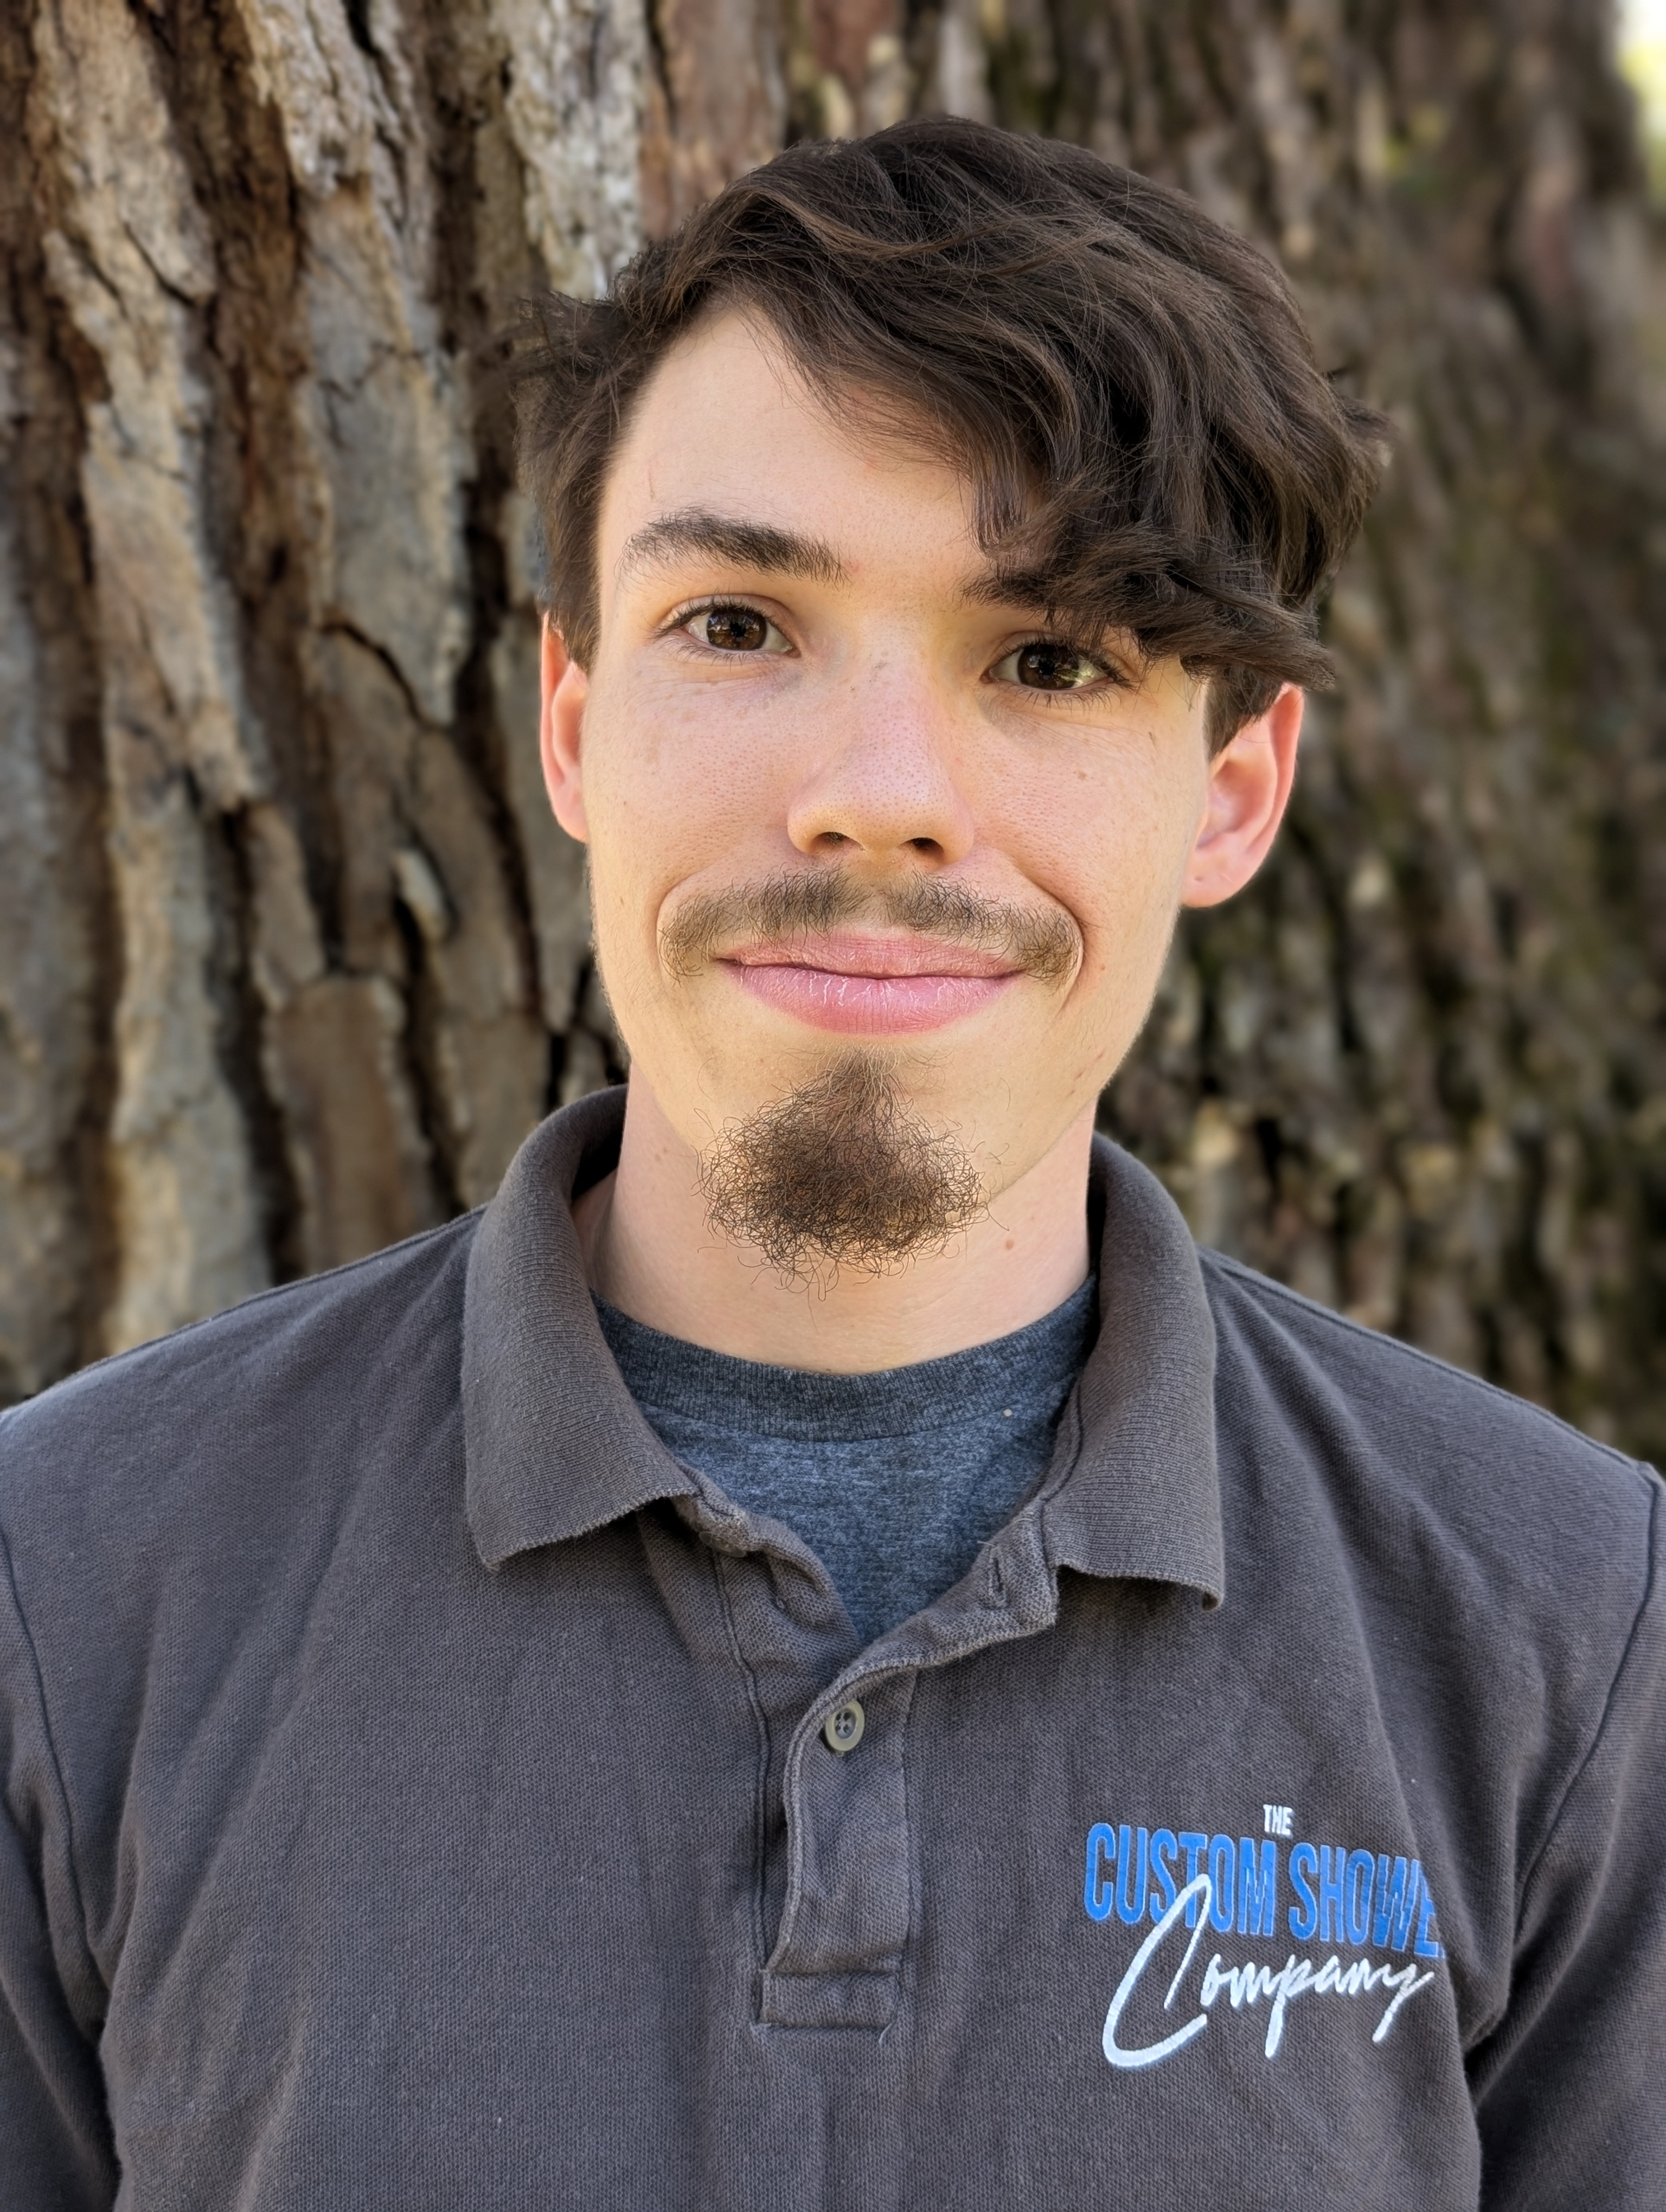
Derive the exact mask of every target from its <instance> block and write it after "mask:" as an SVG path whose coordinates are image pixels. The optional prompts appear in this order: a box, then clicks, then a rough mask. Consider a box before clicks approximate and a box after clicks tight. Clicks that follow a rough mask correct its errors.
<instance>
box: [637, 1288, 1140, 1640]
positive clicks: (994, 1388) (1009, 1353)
mask: <svg viewBox="0 0 1666 2212" xmlns="http://www.w3.org/2000/svg"><path fill="white" fill-rule="evenodd" d="M596 1310H597V1312H598V1314H599V1316H600V1319H601V1325H602V1333H603V1334H604V1335H605V1337H606V1339H607V1342H608V1346H609V1348H610V1350H611V1352H612V1354H613V1357H614V1358H615V1359H616V1360H617V1362H618V1365H619V1371H620V1373H621V1374H622V1375H623V1376H624V1380H625V1384H626V1387H627V1388H628V1389H629V1392H630V1395H631V1396H632V1397H633V1398H635V1401H636V1403H637V1404H638V1405H639V1406H640V1407H641V1410H642V1413H643V1414H644V1416H645V1418H646V1419H647V1420H648V1424H649V1425H650V1426H651V1427H652V1428H653V1429H654V1432H655V1434H656V1435H657V1436H658V1437H660V1441H661V1443H664V1444H665V1445H666V1448H667V1449H669V1450H671V1451H672V1452H674V1453H675V1454H676V1455H677V1456H678V1459H680V1460H683V1461H684V1462H686V1463H687V1464H688V1465H689V1466H690V1467H693V1468H697V1469H698V1470H699V1472H700V1473H701V1474H703V1475H706V1476H708V1478H709V1479H710V1480H712V1481H713V1482H714V1483H716V1484H717V1486H718V1487H719V1488H720V1489H721V1490H723V1491H724V1492H727V1495H728V1496H729V1497H731V1498H733V1499H734V1501H735V1503H736V1504H739V1505H744V1506H745V1507H746V1508H747V1510H749V1511H751V1512H755V1513H767V1514H770V1515H772V1516H774V1517H775V1519H776V1520H777V1521H783V1522H786V1524H787V1527H788V1528H791V1529H793V1531H794V1532H795V1533H796V1534H798V1535H800V1536H801V1537H802V1538H803V1539H804V1541H805V1542H806V1544H808V1545H809V1547H810V1548H811V1550H812V1552H814V1553H816V1555H817V1557H818V1559H820V1560H821V1561H822V1563H823V1565H824V1566H825V1567H826V1569H827V1571H828V1572H829V1574H830V1575H831V1577H833V1582H834V1586H835V1587H836V1589H837V1590H838V1592H839V1595H840V1596H841V1597H842V1599H843V1600H844V1601H845V1605H846V1607H847V1608H848V1612H849V1613H850V1617H851V1620H852V1622H853V1623H854V1626H855V1628H856V1631H857V1633H858V1634H859V1635H860V1638H861V1639H862V1641H863V1643H864V1644H870V1643H872V1642H873V1638H875V1637H876V1636H879V1635H882V1634H883V1633H884V1632H885V1630H886V1629H888V1628H893V1627H895V1626H896V1625H897V1622H898V1621H902V1620H907V1619H908V1618H909V1615H910V1614H911V1613H918V1612H919V1611H920V1609H921V1607H922V1606H926V1605H929V1604H930V1602H931V1601H932V1600H933V1598H935V1597H939V1596H940V1595H942V1593H943V1592H944V1591H945V1589H949V1588H950V1587H951V1586H952V1584H953V1583H958V1581H959V1580H960V1577H962V1576H963V1575H964V1573H965V1572H966V1571H967V1569H968V1568H969V1567H970V1565H971V1564H972V1562H973V1560H974V1559H976V1557H977V1554H978V1553H979V1551H980V1550H981V1549H982V1547H983V1545H984V1544H985V1543H987V1542H988V1539H989V1538H990V1537H991V1536H993V1535H994V1533H995V1531H996V1530H997V1529H998V1528H1001V1527H1003V1526H1004V1525H1005V1523H1006V1522H1007V1521H1009V1520H1010V1519H1011V1518H1012V1514H1013V1512H1014V1511H1015V1510H1016V1509H1017V1507H1018V1504H1020V1502H1021V1501H1022V1499H1023V1498H1024V1496H1025V1492H1027V1491H1028V1490H1030V1489H1031V1486H1033V1484H1034V1483H1035V1481H1036V1480H1037V1477H1038V1476H1039V1475H1040V1474H1041V1473H1042V1470H1043V1468H1045V1467H1046V1465H1047V1462H1048V1460H1049V1457H1050V1456H1051V1455H1052V1450H1053V1436H1054V1431H1055V1429H1056V1428H1057V1426H1058V1421H1059V1416H1060V1414H1061V1413H1062V1412H1063V1410H1064V1405H1065V1401H1066V1400H1067V1398H1068V1397H1069V1395H1070V1393H1071V1389H1072V1388H1073V1385H1074V1383H1075V1380H1076V1377H1077V1375H1078V1374H1079V1371H1080V1370H1081V1366H1082V1363H1083V1362H1084V1360H1085V1358H1086V1357H1087V1355H1088V1352H1089V1351H1090V1350H1091V1347H1092V1343H1093V1339H1094V1336H1095V1334H1097V1328H1098V1302H1097V1286H1096V1284H1095V1282H1094V1280H1093V1279H1092V1278H1091V1277H1090V1278H1089V1279H1088V1280H1087V1281H1086V1282H1085V1283H1084V1284H1083V1285H1082V1287H1081V1288H1080V1290H1079V1291H1077V1292H1076V1293H1075V1295H1074V1296H1073V1297H1070V1298H1067V1300H1066V1301H1065V1303H1064V1304H1063V1305H1061V1306H1058V1307H1056V1308H1055V1310H1054V1311H1053V1312H1051V1313H1050V1314H1047V1315H1045V1316H1043V1318H1042V1319H1041V1320H1040V1321H1038V1322H1031V1325H1030V1327H1029V1328H1021V1329H1018V1330H1017V1331H1016V1332H1015V1333H1014V1334H1012V1335H1011V1336H1002V1337H998V1338H996V1340H994V1343H993V1344H976V1345H973V1346H971V1347H970V1349H969V1350H968V1351H965V1352H951V1353H950V1355H949V1356H948V1358H945V1359H927V1360H922V1361H921V1362H920V1363H919V1364H917V1365H915V1366H910V1367H893V1368H889V1369H886V1370H884V1371H883V1372H881V1373H879V1374H877V1375H820V1374H811V1373H808V1372H806V1371H805V1370H802V1369H800V1368H795V1367H770V1366H765V1365H763V1364H761V1363H760V1362H758V1361H757V1360H751V1359H732V1358H729V1357H728V1356H727V1354H726V1353H723V1352H708V1351H707V1350H706V1349H705V1348H704V1347H703V1346H700V1345H696V1344H687V1343H684V1341H683V1340H682V1339H681V1338H680V1337H675V1336H666V1335H664V1334H661V1333H660V1330H658V1329H654V1328H645V1327H644V1326H643V1325H642V1323H641V1322H636V1321H632V1320H630V1319H629V1316H626V1315H624V1314H622V1313H620V1312H618V1311H617V1310H616V1309H615V1308H614V1307H612V1306H610V1305H607V1304H605V1303H604V1302H603V1301H602V1300H601V1299H599V1298H598V1299H597V1301H596Z"/></svg>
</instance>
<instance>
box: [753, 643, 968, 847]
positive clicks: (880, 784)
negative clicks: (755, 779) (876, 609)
mask: <svg viewBox="0 0 1666 2212" xmlns="http://www.w3.org/2000/svg"><path fill="white" fill-rule="evenodd" d="M951 740H952V732H951V731H950V729H949V727H948V726H947V717H946V716H945V714H944V712H943V710H942V708H941V706H940V705H939V702H936V701H935V700H933V697H932V696H931V691H930V687H929V680H928V678H927V676H926V675H925V673H924V672H923V671H920V672H918V673H917V674H915V675H913V676H912V677H910V676H909V675H907V674H899V673H898V672H897V671H896V670H895V669H894V668H893V669H890V670H887V669H883V668H882V669H879V670H877V671H874V672H873V674H872V675H871V676H870V677H868V678H866V679H865V680H861V681H860V682H859V683H858V684H856V685H855V686H854V687H853V691H852V694H851V696H849V697H848V700H847V702H845V703H844V706H843V708H842V712H841V714H840V715H839V721H838V726H837V729H836V735H835V737H834V739H833V741H832V742H831V743H830V744H827V745H825V746H824V748H823V749H822V750H821V753H820V757H819V758H818V762H817V765H816V767H815V769H813V770H812V773H811V774H810V775H808V776H807V777H806V779H805V781H804V782H803V783H802V784H801V785H800V787H799V789H798V791H797V792H796V793H794V794H793V799H792V802H791V804H790V805H789V807H788V809H787V835H788V836H790V837H791V838H792V841H793V844H794V845H795V846H796V847H797V848H798V849H799V851H800V852H801V853H805V854H816V855H818V856H822V857H830V856H831V855H832V854H842V855H846V856H848V857H851V858H854V857H857V856H858V855H860V857H861V858H863V859H866V860H872V861H874V862H877V863H879V864H880V865H881V866H895V865H896V864H897V862H899V861H901V862H904V863H914V864H918V863H919V862H922V861H923V862H924V863H925V864H926V865H927V868H928V869H929V870H930V871H932V872H935V871H936V869H938V868H940V867H945V866H951V865H952V863H953V862H955V861H956V860H963V859H964V857H965V855H966V854H968V853H969V852H970V850H971V848H972V846H973V843H974V842H975V841H976V828H975V825H974V823H973V818H972V814H971V811H970V807H969V806H968V805H967V802H966V799H965V795H964V793H963V792H962V790H961V788H960V783H959V780H958V775H957V760H956V753H955V748H954V746H953V744H952V741H951Z"/></svg>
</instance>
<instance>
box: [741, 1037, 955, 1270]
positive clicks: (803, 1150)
mask: <svg viewBox="0 0 1666 2212" xmlns="http://www.w3.org/2000/svg"><path fill="white" fill-rule="evenodd" d="M700 1187H701V1190H702V1194H703V1195H704V1198H705V1200H706V1211H707V1218H708V1220H709V1221H710V1223H711V1225H712V1227H713V1228H714V1230H716V1231H718V1232H719V1233H720V1234H721V1235H723V1236H725V1237H729V1238H731V1239H732V1240H733V1243H736V1244H738V1245H739V1246H741V1247H743V1248H744V1249H746V1250H748V1251H751V1252H755V1253H756V1254H757V1256H758V1258H759V1259H760V1260H762V1261H763V1262H764V1264H765V1265H766V1266H768V1267H772V1268H774V1269H775V1271H776V1273H779V1274H781V1275H783V1276H786V1277H789V1278H790V1277H799V1278H801V1279H815V1278H817V1277H819V1276H823V1275H828V1274H834V1273H837V1271H838V1270H839V1269H841V1268H845V1267H854V1268H857V1269H860V1271H861V1272H862V1273H867V1274H875V1275H879V1274H887V1273H891V1271H892V1270H893V1269H894V1268H896V1267H900V1266H902V1265H903V1263H904V1262H905V1261H908V1260H909V1259H912V1258H914V1257H915V1255H917V1254H920V1253H922V1252H930V1251H936V1250H940V1249H942V1247H943V1246H944V1245H945V1243H947V1242H948V1240H949V1239H950V1237H952V1236H954V1235H955V1234H956V1233H957V1232H958V1231H960V1230H962V1229H964V1228H966V1227H967V1226H968V1225H970V1223H971V1222H973V1221H974V1220H976V1218H977V1217H978V1215H979V1214H980V1213H982V1212H983V1210H984V1198H983V1185H982V1177H981V1176H979V1174H978V1171H977V1170H976V1167H975V1166H974V1165H973V1164H972V1162H971V1160H970V1158H969V1156H968V1155H967V1153H966V1152H965V1150H964V1147H963V1146H961V1144H960V1143H959V1141H958V1139H957V1138H956V1137H955V1136H954V1135H953V1134H952V1133H948V1132H945V1131H943V1130H939V1129H933V1127H931V1126H930V1124H929V1123H928V1122H927V1121H924V1120H922V1119H921V1116H920V1115H918V1114H917V1113H916V1112H915V1110H914V1109H913V1108H912V1107H911V1106H910V1105H909V1103H908V1101H907V1099H906V1098H905V1097H904V1096H903V1091H902V1089H901V1086H900V1085H899V1084H898V1082H897V1077H896V1075H895V1074H894V1073H893V1072H892V1070H891V1067H890V1066H888V1065H887V1063H886V1062H885V1060H882V1059H881V1058H880V1057H879V1054H875V1053H871V1052H852V1053H848V1054H846V1055H845V1057H844V1058H843V1059H842V1060H837V1061H836V1062H835V1064H834V1065H833V1066H831V1067H830V1068H828V1069H827V1070H826V1072H825V1073H824V1074H821V1075H818V1076H817V1077H816V1078H815V1079H813V1081H812V1082H809V1083H806V1084H805V1085H802V1087H801V1088H800V1089H799V1090H797V1091H791V1092H789V1093H788V1094H787V1097H785V1098H781V1099H778V1100H777V1101H776V1102H775V1103H774V1104H773V1105H769V1106H764V1107H762V1108H760V1109H759V1110H758V1111H757V1113H755V1114H752V1115H748V1116H747V1118H746V1119H745V1121H739V1122H737V1123H736V1124H735V1125H734V1126H733V1127H731V1128H729V1129H727V1130H726V1131H725V1132H724V1133H723V1135H722V1136H721V1138H720V1139H719V1140H718V1142H717V1143H716V1144H715V1145H714V1146H713V1147H712V1149H711V1151H710V1152H708V1154H707V1155H706V1157H705V1159H704V1160H703V1162H702V1166H701V1176H700Z"/></svg>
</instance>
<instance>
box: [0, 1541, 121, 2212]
mask: <svg viewBox="0 0 1666 2212" xmlns="http://www.w3.org/2000/svg"><path fill="white" fill-rule="evenodd" d="M0 1791H3V1798H0V2201H3V2203H4V2204H5V2206H6V2208H7V2212H104V2208H106V2207H108V2206H110V2205H112V2204H113V2203H114V2202H115V2196H116V2185H117V2172H116V2159H115V2154H114V2150H113V2147H112V2142H111V2136H110V2124H109V2120H108V2117H107V2113H106V2104H105V2097H104V2085H103V2076H102V2074H101V2072H100V2066H99V2058H98V2049H97V2043H96V2032H97V2021H98V2017H99V2015H100V2011H101V2006H100V2002H99V1999H100V1987H99V1984H98V1979H97V1975H96V1972H95V1970H94V1966H93V1961H92V1960H91V1958H90V1956H89V1955H88V1952H87V1948H86V1943H85V1936H84V1930H83V1923H82V1913H81V1908H80V1900H79V1898H78V1895H77V1894H76V1885H75V1878H74V1869H73V1863H72V1861H71V1858H70V1839H69V1832H68V1816H67V1807H66V1805H65V1802H64V1790H63V1786H62V1783H61V1780H60V1778H59V1775H58V1765H57V1762H56V1760H55V1759H54V1758H53V1756H52V1745H51V1741H50V1739H49V1737H48V1735H47V1731H46V1716H45V1711H44V1708H43V1705H42V1702H41V1697H40V1679H39V1675H38V1673H37V1670H36V1667H35V1660H34V1653H33V1648H32V1646H31V1644H30V1642H29V1638H28V1634H27V1629H26V1627H25V1625H24V1622H23V1620H22V1617H21V1613H19V1610H18V1607H17V1603H16V1595H15V1589H14V1587H13V1583H12V1577H11V1565H10V1561H9V1558H8V1557H7V1554H6V1552H5V1548H4V1545H3V1541H0Z"/></svg>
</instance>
